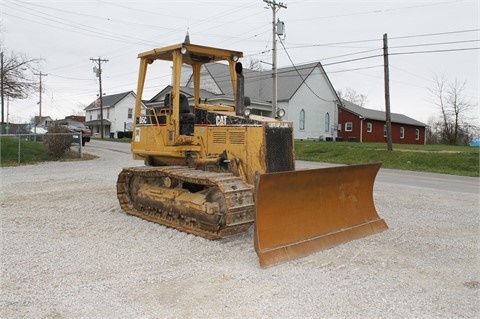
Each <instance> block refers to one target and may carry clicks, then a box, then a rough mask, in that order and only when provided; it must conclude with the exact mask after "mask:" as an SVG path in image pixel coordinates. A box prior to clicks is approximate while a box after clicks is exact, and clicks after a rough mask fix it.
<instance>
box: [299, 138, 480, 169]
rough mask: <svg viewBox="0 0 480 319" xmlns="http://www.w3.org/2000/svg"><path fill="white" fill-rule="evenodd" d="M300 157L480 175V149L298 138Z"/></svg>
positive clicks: (313, 159)
mask: <svg viewBox="0 0 480 319" xmlns="http://www.w3.org/2000/svg"><path fill="white" fill-rule="evenodd" d="M295 156H296V159H298V160H305V161H314V162H326V163H337V164H361V163H368V162H372V161H375V162H382V163H383V165H382V167H385V168H394V169H402V170H411V171H422V172H432V173H443V174H452V175H463V176H477V177H478V176H479V148H478V147H471V146H450V145H404V144H394V145H393V151H391V152H389V151H387V145H386V144H383V143H354V142H317V141H295Z"/></svg>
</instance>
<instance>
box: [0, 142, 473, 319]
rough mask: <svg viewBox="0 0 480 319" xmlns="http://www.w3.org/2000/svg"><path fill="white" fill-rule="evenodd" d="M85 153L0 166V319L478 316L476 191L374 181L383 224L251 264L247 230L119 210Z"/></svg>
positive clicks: (117, 160) (115, 163)
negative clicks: (195, 230) (277, 260)
mask: <svg viewBox="0 0 480 319" xmlns="http://www.w3.org/2000/svg"><path fill="white" fill-rule="evenodd" d="M86 151H87V152H91V153H95V154H97V155H99V156H100V158H98V159H95V160H91V161H78V162H62V163H42V164H37V165H29V166H20V167H7V168H1V169H0V173H1V211H0V218H1V219H0V220H1V239H0V245H1V296H0V317H2V318H479V317H480V304H479V300H480V298H479V297H480V258H479V255H480V254H479V252H480V250H479V248H480V245H479V244H480V239H479V238H480V236H479V235H480V234H479V229H480V228H479V227H480V226H479V213H478V208H479V202H478V197H475V196H471V195H469V196H467V195H464V194H461V193H452V192H437V193H432V192H431V190H429V189H422V188H408V187H399V186H396V185H392V184H387V183H378V182H377V183H376V184H375V193H374V195H375V202H376V206H377V210H378V211H379V214H380V215H381V216H382V217H383V218H384V219H385V220H386V221H387V223H388V224H389V227H390V229H389V230H388V231H386V232H383V233H380V234H377V235H374V236H370V237H368V238H364V239H361V240H357V241H354V242H350V243H347V244H344V245H341V246H338V247H335V248H333V249H330V250H327V251H323V252H319V253H316V254H313V255H310V256H308V257H305V258H303V259H299V260H296V261H292V262H288V263H285V264H282V265H280V266H276V267H272V268H268V269H261V268H260V267H259V265H258V261H257V257H256V254H255V251H254V248H253V229H250V231H249V232H247V233H245V234H243V235H240V236H237V237H234V238H229V239H225V240H220V241H208V240H206V239H202V238H199V237H195V236H192V235H187V234H184V233H180V232H177V231H175V230H171V229H167V228H165V227H163V226H160V225H157V224H153V223H149V222H146V221H143V220H141V219H138V218H135V217H132V216H127V215H126V214H124V213H123V212H122V211H121V209H120V207H119V205H118V203H117V199H116V194H115V192H116V190H115V183H116V178H117V174H118V173H119V172H120V170H121V168H122V167H124V166H139V165H142V163H141V162H139V161H133V160H132V159H131V156H130V155H126V154H122V153H116V152H112V151H107V150H100V149H94V148H90V149H89V147H88V145H87V148H86Z"/></svg>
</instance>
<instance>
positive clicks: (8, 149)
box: [0, 137, 95, 166]
mask: <svg viewBox="0 0 480 319" xmlns="http://www.w3.org/2000/svg"><path fill="white" fill-rule="evenodd" d="M18 144H19V140H18V138H17V137H0V166H14V165H18V164H19V159H18V148H19V145H18ZM20 150H21V152H20V164H33V163H37V162H46V161H59V160H60V161H62V160H79V159H80V158H79V155H78V152H76V151H67V153H66V154H65V155H64V156H63V157H62V158H54V157H52V156H51V155H50V152H49V150H48V147H47V145H46V144H44V143H42V142H35V141H28V140H23V139H20ZM93 158H95V156H93V155H89V154H83V158H82V160H87V159H93Z"/></svg>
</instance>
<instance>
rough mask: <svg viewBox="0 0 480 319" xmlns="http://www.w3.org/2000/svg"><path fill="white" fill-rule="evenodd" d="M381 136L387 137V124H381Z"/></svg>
mask: <svg viewBox="0 0 480 319" xmlns="http://www.w3.org/2000/svg"><path fill="white" fill-rule="evenodd" d="M383 137H387V126H386V125H384V126H383Z"/></svg>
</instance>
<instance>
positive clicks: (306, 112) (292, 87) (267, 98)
mask: <svg viewBox="0 0 480 319" xmlns="http://www.w3.org/2000/svg"><path fill="white" fill-rule="evenodd" d="M187 71H188V70H187ZM229 72H230V70H229V67H228V65H226V64H222V63H210V64H205V65H204V68H203V69H202V73H201V80H200V82H201V84H202V85H201V94H200V95H201V99H202V100H205V99H206V100H207V102H208V103H211V104H227V105H233V104H234V102H233V88H232V85H231V82H230V73H229ZM243 73H244V77H245V96H248V97H250V101H251V106H250V108H251V109H252V113H253V114H257V115H263V116H272V104H271V103H272V95H273V94H272V91H273V84H272V83H273V82H272V71H271V70H269V71H255V70H249V69H245V70H244V72H243ZM182 75H184V77H186V79H182V84H183V85H184V86H183V87H182V88H181V93H182V94H185V95H186V96H187V98H189V99H190V100H191V99H193V90H192V87H193V79H192V77H191V73H190V75H189V76H188V72H182ZM185 75H187V76H185ZM170 91H171V86H167V87H166V88H164V89H163V90H162V91H160V92H159V93H158V94H157V95H156V96H154V97H153V98H152V99H151V100H150V101H148V102H146V104H147V105H148V106H153V105H155V104H157V103H162V102H163V98H164V96H165V94H167V93H168V92H170ZM339 100H340V99H339V98H338V96H337V94H336V92H335V89H334V88H333V86H332V84H331V82H330V80H329V79H328V76H327V75H326V73H325V71H324V69H323V67H322V65H321V64H320V63H319V62H316V63H310V64H306V65H300V66H297V67H289V68H281V69H278V70H277V105H278V108H283V109H284V110H285V111H286V116H285V119H286V120H288V121H292V122H293V123H294V137H295V138H296V139H319V138H321V139H335V138H336V137H337V130H336V128H337V126H338V125H337V123H338V111H337V106H338V104H339V103H340V102H339ZM191 104H193V103H191Z"/></svg>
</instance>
